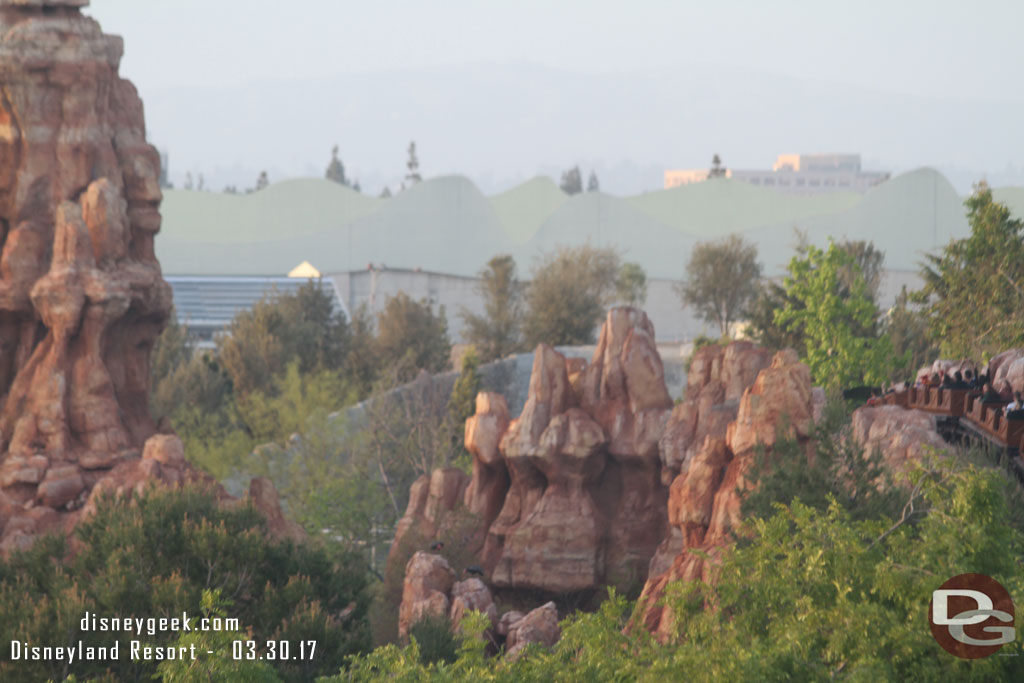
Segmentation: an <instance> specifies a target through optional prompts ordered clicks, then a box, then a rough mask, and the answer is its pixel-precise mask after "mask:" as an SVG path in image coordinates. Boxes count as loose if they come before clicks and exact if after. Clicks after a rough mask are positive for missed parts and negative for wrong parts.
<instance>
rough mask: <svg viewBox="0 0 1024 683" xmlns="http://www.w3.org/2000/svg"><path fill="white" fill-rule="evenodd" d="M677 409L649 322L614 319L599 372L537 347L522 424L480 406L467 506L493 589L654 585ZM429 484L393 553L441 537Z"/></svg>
mask: <svg viewBox="0 0 1024 683" xmlns="http://www.w3.org/2000/svg"><path fill="white" fill-rule="evenodd" d="M671 405H672V402H671V399H670V398H669V396H668V392H667V390H666V389H665V381H664V371H663V368H662V364H661V359H660V357H659V356H658V353H657V349H656V348H655V346H654V331H653V328H652V326H651V323H650V321H649V320H648V319H647V316H646V315H644V314H643V313H642V312H640V311H636V310H634V309H630V308H619V309H613V310H612V311H611V312H609V314H608V317H607V320H606V322H605V325H604V327H603V329H602V333H601V340H600V343H599V344H598V346H597V349H596V350H595V353H594V356H593V359H592V361H591V363H590V364H586V363H585V362H583V361H582V360H579V359H566V358H565V357H563V356H562V355H561V354H560V353H558V352H557V351H555V350H554V349H552V348H551V347H549V346H546V345H543V344H542V345H540V346H538V347H537V350H536V352H535V354H534V363H533V372H532V374H531V377H530V389H529V394H528V397H527V401H526V404H525V406H524V408H523V412H522V414H521V415H520V416H519V417H518V418H517V419H515V420H512V421H509V420H508V411H507V408H506V406H505V402H504V400H502V399H501V397H499V396H497V395H493V394H481V395H480V396H479V397H478V399H477V413H476V415H474V416H473V417H471V418H470V419H469V420H468V422H467V424H466V448H467V449H468V450H469V451H470V453H472V455H473V478H472V482H471V483H470V485H469V487H468V488H467V489H466V493H465V497H464V503H465V506H466V508H467V509H468V510H469V511H470V512H472V513H474V514H475V515H477V516H478V518H479V520H480V526H481V529H480V537H481V538H483V539H484V541H483V547H482V550H481V552H480V564H481V565H482V566H483V567H484V569H485V571H486V573H487V575H488V576H489V578H490V580H491V581H492V582H493V584H494V585H495V586H496V587H498V588H502V589H539V590H543V591H550V592H573V591H581V590H588V589H593V588H597V587H598V586H600V585H602V584H604V583H607V582H614V583H618V584H620V585H628V584H629V583H631V582H633V581H637V580H642V579H643V578H644V577H645V576H646V572H647V564H648V562H649V561H650V558H651V555H652V554H653V553H654V550H655V548H656V547H657V546H658V544H659V543H660V542H661V541H662V539H663V538H664V536H665V534H666V532H667V528H668V527H667V524H666V521H665V520H666V503H667V500H668V492H667V487H666V486H665V485H663V484H662V483H661V481H660V460H659V455H658V442H659V440H660V439H661V436H662V433H663V432H664V429H665V424H666V423H667V421H668V416H669V413H670V409H671ZM425 486H427V484H426V483H425V480H424V481H420V482H417V483H416V484H415V485H414V486H413V488H412V490H411V491H410V502H409V507H408V510H407V514H406V516H405V517H404V518H403V520H402V522H401V523H400V525H399V529H398V534H397V536H396V541H395V545H394V546H393V548H394V547H397V546H398V543H399V542H400V541H401V540H402V539H403V538H404V537H406V536H407V535H408V534H409V532H410V531H411V530H413V529H416V530H419V531H420V532H426V533H427V535H429V533H430V531H431V529H432V528H433V526H434V525H433V524H432V520H431V519H430V518H429V515H427V514H426V513H425V511H424V510H425V503H424V500H425V498H426V495H427V494H426V493H425V492H424V487H425Z"/></svg>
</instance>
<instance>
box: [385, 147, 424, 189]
mask: <svg viewBox="0 0 1024 683" xmlns="http://www.w3.org/2000/svg"><path fill="white" fill-rule="evenodd" d="M405 170H406V173H405V182H406V183H408V184H409V186H410V187H411V186H413V185H415V184H416V183H419V182H421V181H422V180H423V176H421V175H420V158H419V157H418V156H417V155H416V141H415V140H413V141H412V142H410V143H409V158H408V160H407V161H406V162H405ZM384 189H385V190H386V189H387V188H384Z"/></svg>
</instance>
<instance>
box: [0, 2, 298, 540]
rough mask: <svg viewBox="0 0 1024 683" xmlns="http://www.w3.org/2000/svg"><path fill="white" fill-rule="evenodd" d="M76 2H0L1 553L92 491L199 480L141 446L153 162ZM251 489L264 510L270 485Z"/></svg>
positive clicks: (110, 50) (162, 451)
mask: <svg viewBox="0 0 1024 683" xmlns="http://www.w3.org/2000/svg"><path fill="white" fill-rule="evenodd" d="M87 4H88V1H87V0H0V245H2V246H0V405H2V407H0V549H3V550H4V551H5V552H6V551H9V550H11V549H13V548H23V547H26V546H27V545H29V544H30V543H31V542H32V539H33V538H34V537H35V536H36V535H37V534H40V533H44V532H47V531H51V530H55V529H64V530H67V529H70V528H71V526H73V524H74V523H75V521H76V520H77V519H78V518H79V516H80V515H81V513H82V510H83V508H91V502H92V501H94V500H95V499H96V497H97V495H98V494H99V493H101V492H103V491H110V492H120V493H122V494H125V495H131V494H133V493H134V492H136V491H138V490H141V487H143V486H144V485H145V484H146V483H147V482H156V483H160V484H163V485H178V484H181V483H182V482H185V481H206V482H209V479H208V478H207V477H205V476H204V475H202V474H200V473H198V472H196V471H195V470H194V469H192V468H191V467H190V466H189V465H188V464H187V463H186V462H185V460H184V457H183V453H182V448H181V442H180V441H178V440H177V438H175V437H173V436H169V435H155V436H154V434H155V432H156V425H155V424H154V423H153V420H152V418H151V417H150V413H149V389H150V376H149V365H150V359H149V356H150V350H151V348H152V346H153V344H154V342H155V341H156V338H157V336H158V335H159V334H160V332H161V330H162V329H163V327H164V324H165V322H166V320H167V317H168V314H169V312H170V310H171V303H172V302H171V289H170V287H169V285H168V284H167V283H166V282H165V281H164V279H163V278H162V277H161V273H160V264H159V263H158V262H157V260H156V257H155V255H154V251H153V239H154V236H155V235H156V233H157V232H158V231H159V229H160V213H159V211H158V207H159V204H160V200H161V194H160V188H159V184H158V178H159V170H160V158H159V155H158V154H157V152H156V150H155V149H154V148H153V147H151V146H150V145H149V144H147V143H146V133H145V124H144V121H143V113H142V102H141V101H140V100H139V97H138V95H137V94H136V91H135V88H134V87H133V86H132V84H131V83H129V82H128V81H125V80H123V79H121V78H120V77H119V76H118V73H117V71H118V65H119V62H120V59H121V53H122V42H121V39H120V38H118V37H116V36H107V35H104V34H103V32H102V31H101V30H100V27H99V25H98V24H97V23H96V22H95V21H93V20H92V19H89V18H87V17H84V16H82V15H81V13H80V12H79V8H81V7H83V6H85V5H87ZM257 488H258V490H257V491H256V492H255V493H256V495H255V496H254V500H255V499H256V498H257V497H258V498H259V500H260V501H262V502H261V503H258V504H261V505H263V506H264V507H267V506H269V507H268V510H270V508H274V507H277V495H276V492H274V493H273V499H272V500H271V499H270V497H269V494H270V492H271V491H272V485H271V487H270V489H267V488H266V486H263V485H261V484H257ZM271 512H272V510H271ZM277 513H278V514H279V513H280V509H279V507H277ZM277 526H278V528H279V529H280V530H281V531H282V533H289V534H293V535H294V534H295V533H296V532H295V530H294V529H286V526H287V525H286V523H285V522H284V520H283V518H281V519H280V520H277Z"/></svg>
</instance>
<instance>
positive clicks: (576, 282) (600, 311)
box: [523, 245, 619, 347]
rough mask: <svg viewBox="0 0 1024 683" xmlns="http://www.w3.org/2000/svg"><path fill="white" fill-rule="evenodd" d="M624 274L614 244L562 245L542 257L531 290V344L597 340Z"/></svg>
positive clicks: (527, 326)
mask: <svg viewBox="0 0 1024 683" xmlns="http://www.w3.org/2000/svg"><path fill="white" fill-rule="evenodd" d="M618 272H619V257H618V254H616V253H615V251H614V250H612V249H608V248H602V249H599V248H597V247H591V246H589V245H585V246H581V247H572V248H570V247H560V248H558V249H557V250H555V251H553V252H548V253H546V254H543V255H541V257H540V258H538V259H537V261H536V263H535V265H534V268H533V279H532V280H531V281H530V286H529V288H528V289H527V294H526V299H527V312H526V317H525V319H524V321H523V332H524V335H525V337H526V342H527V345H528V346H530V347H535V346H536V345H537V344H540V343H545V344H550V345H552V346H559V345H581V344H591V343H593V342H594V331H595V328H596V327H597V325H598V323H599V322H600V321H601V318H602V317H603V316H604V313H605V306H607V305H608V304H609V303H610V302H611V300H612V299H613V297H614V294H615V286H616V279H617V275H618Z"/></svg>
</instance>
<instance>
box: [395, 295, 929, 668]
mask: <svg viewBox="0 0 1024 683" xmlns="http://www.w3.org/2000/svg"><path fill="white" fill-rule="evenodd" d="M824 402H825V395H824V392H823V391H821V390H820V389H816V388H813V387H812V386H811V376H810V371H809V370H808V368H807V366H806V365H804V364H803V363H801V362H800V360H799V358H798V356H797V354H796V353H795V352H794V351H792V350H784V351H780V352H778V353H775V354H771V353H770V352H769V351H767V350H766V349H763V348H760V347H758V346H756V345H754V344H751V343H749V342H734V343H732V344H729V345H727V346H708V347H705V348H703V349H700V350H699V351H698V352H697V353H696V354H695V355H694V357H693V359H692V361H691V365H690V370H689V377H688V382H687V389H686V396H685V400H683V401H682V402H681V403H679V404H678V405H676V406H675V407H672V406H671V401H670V399H669V397H668V395H667V393H666V392H665V385H664V379H663V375H662V366H661V361H660V359H659V358H658V355H657V352H656V350H655V347H654V342H653V330H652V329H651V327H650V323H649V321H648V320H647V318H646V316H645V315H644V314H643V313H641V312H639V311H635V310H633V309H628V308H620V309H613V310H612V311H611V312H609V314H608V318H607V320H606V321H605V325H604V328H603V329H602V333H601V339H600V342H599V344H598V347H597V350H596V351H595V353H594V356H593V358H592V360H591V362H590V363H589V364H588V365H587V366H586V367H580V364H579V363H578V362H572V363H570V362H568V361H567V360H566V359H565V358H563V357H562V356H561V355H560V354H558V353H557V352H556V351H554V350H553V349H551V348H549V347H546V346H543V345H542V346H540V347H538V349H537V351H536V353H535V355H534V366H533V375H532V377H531V383H530V393H529V399H528V401H527V403H526V406H525V407H524V409H523V413H522V415H520V417H519V418H518V419H515V420H509V416H508V409H507V407H506V405H505V402H504V401H503V400H502V399H501V397H500V396H497V395H494V394H481V395H480V396H479V397H478V399H477V413H476V415H474V416H473V417H471V418H470V419H469V420H468V422H467V425H466V448H467V449H468V450H469V451H470V452H471V453H472V454H473V458H474V465H473V476H472V478H467V477H466V476H465V475H463V474H461V473H457V472H449V471H447V470H439V471H438V472H435V473H434V475H433V476H432V477H429V478H428V477H423V478H422V479H421V481H419V482H417V484H416V485H414V487H413V490H412V492H411V500H410V503H409V510H408V511H407V515H406V517H405V518H404V519H403V520H402V522H401V525H400V531H402V530H409V529H413V528H416V529H420V530H421V531H426V532H428V536H429V532H430V530H431V529H432V528H436V526H437V522H436V520H437V519H439V515H438V510H441V511H442V512H453V511H455V510H456V509H458V508H459V507H460V505H459V502H458V500H457V499H458V493H459V491H462V490H464V491H465V493H464V496H463V498H462V505H464V506H465V507H466V508H468V509H469V510H471V511H472V512H473V513H474V514H476V515H477V518H478V520H479V522H480V531H479V533H478V534H477V536H476V537H475V541H474V542H475V543H477V545H476V547H474V548H471V550H472V551H473V552H476V553H478V554H479V557H480V558H481V560H482V562H481V563H482V565H483V567H482V568H483V570H484V572H485V575H486V576H487V577H488V579H489V581H490V583H491V585H492V586H494V587H495V588H497V589H499V591H510V590H511V591H514V590H516V589H527V590H540V591H546V592H549V593H555V592H560V593H566V592H573V591H582V590H587V589H591V588H595V587H598V586H600V585H602V584H615V583H619V584H620V585H622V584H623V583H625V584H627V585H628V580H627V581H622V578H623V576H624V575H625V576H627V577H629V576H633V577H636V576H639V577H644V576H646V584H645V586H644V590H643V594H642V600H643V601H644V603H643V605H642V607H641V609H640V610H638V612H637V614H636V622H635V623H637V624H641V625H643V626H644V627H645V628H647V629H649V630H650V631H652V632H654V633H655V634H656V635H658V636H659V637H660V636H667V635H668V634H669V633H670V631H671V629H672V628H673V624H674V618H673V616H672V614H671V613H670V611H669V610H668V608H665V607H663V606H660V605H658V604H657V603H658V601H659V600H660V598H661V597H662V596H663V595H664V591H665V588H666V586H667V585H668V584H669V583H670V582H672V581H675V580H684V581H686V580H694V579H701V580H705V581H712V580H713V568H714V566H715V563H716V558H717V557H718V556H719V555H720V554H721V552H722V551H723V549H725V548H726V547H727V546H728V545H729V544H730V543H731V538H732V537H731V533H730V532H731V531H733V530H734V529H736V528H737V526H738V525H739V524H740V522H741V502H742V494H743V492H744V491H745V490H747V489H749V487H750V486H751V485H752V484H751V480H750V478H751V472H752V470H753V468H754V466H755V465H756V464H757V463H758V459H759V458H760V457H762V456H763V457H767V458H769V460H768V463H769V465H770V464H771V462H772V460H771V458H774V457H777V456H776V455H775V454H774V453H773V448H774V446H775V444H776V440H777V439H778V438H780V437H781V438H786V439H795V440H796V441H797V442H798V443H803V444H806V445H807V446H808V447H807V449H806V451H805V454H804V455H801V456H799V457H807V458H808V459H810V458H811V457H813V453H812V452H811V450H810V448H809V438H810V436H811V433H812V428H813V425H814V422H815V421H816V420H817V419H818V418H819V417H820V414H821V410H822V408H823V406H824ZM901 410H902V409H900V408H889V407H883V408H862V409H860V410H858V411H857V412H856V413H855V416H854V438H855V439H856V441H857V443H859V444H860V445H862V446H864V447H866V448H878V449H880V450H881V451H882V453H883V455H884V456H885V458H886V462H887V463H888V464H889V466H890V467H892V468H893V469H894V470H897V471H898V470H899V469H901V468H902V467H904V465H905V463H906V462H907V461H908V460H910V459H912V458H917V457H920V455H921V454H922V453H923V451H924V450H925V448H926V447H931V446H935V447H939V446H941V445H942V444H943V442H942V439H941V437H940V436H939V434H938V432H937V431H936V430H935V425H934V419H933V418H931V417H930V416H928V415H925V414H923V413H915V412H913V411H903V412H902V413H897V412H895V411H901ZM467 481H468V485H467V483H466V482H467ZM428 499H435V500H437V501H442V502H443V504H442V505H440V506H433V507H432V506H430V505H427V504H426V501H427V500H428ZM396 544H397V542H396ZM691 550H697V551H701V552H700V554H696V553H692V552H690V551H691ZM644 565H646V566H644ZM410 566H411V565H410ZM407 581H408V578H407ZM403 609H405V608H404V607H403ZM523 617H524V615H522V614H520V613H509V614H506V615H503V616H502V618H501V619H500V620H498V623H497V625H496V633H497V634H498V635H499V636H504V635H506V634H507V635H508V636H509V640H508V642H507V643H506V647H509V648H512V649H514V645H513V643H514V642H515V640H516V638H515V637H513V636H512V635H511V634H512V630H511V623H512V622H513V621H518V620H519V619H521V618H523ZM540 618H541V617H540V616H539V615H538V616H537V619H540ZM545 619H547V617H545ZM547 621H550V619H547ZM545 623H547V622H545ZM554 623H555V624H557V619H555V620H554Z"/></svg>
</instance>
